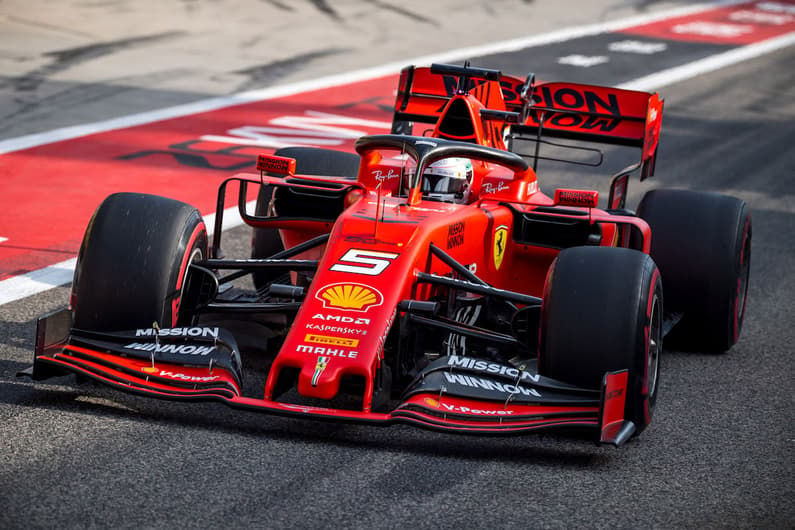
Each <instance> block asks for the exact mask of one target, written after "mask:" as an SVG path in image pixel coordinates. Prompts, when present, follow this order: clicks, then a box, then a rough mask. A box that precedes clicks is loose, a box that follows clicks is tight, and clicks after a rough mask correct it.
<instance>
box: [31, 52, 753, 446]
mask: <svg viewBox="0 0 795 530" xmlns="http://www.w3.org/2000/svg"><path fill="white" fill-rule="evenodd" d="M662 109H663V104H662V101H661V100H660V99H659V97H658V95H657V94H648V93H643V92H636V91H628V90H621V89H616V88H608V87H599V86H590V85H582V84H574V83H551V82H539V81H536V80H535V78H534V76H533V75H532V74H531V75H528V76H527V77H526V78H524V79H522V78H515V77H510V76H505V75H502V74H501V73H500V72H499V71H496V70H489V69H483V68H473V67H470V66H469V65H468V64H466V65H464V66H456V65H432V66H430V67H421V68H419V67H418V68H415V67H408V68H406V69H404V70H403V72H402V74H401V76H400V82H399V87H398V94H397V99H396V102H395V109H394V125H393V131H392V133H391V134H384V135H373V136H365V137H362V138H360V139H359V140H357V141H356V143H355V150H356V153H346V152H340V151H331V150H325V149H315V148H307V147H300V148H299V147H291V148H285V149H282V150H279V151H277V152H276V153H274V154H268V155H261V156H259V159H258V163H257V169H258V171H259V174H238V175H234V176H232V177H231V178H229V179H227V180H225V181H224V182H223V184H222V185H221V186H220V188H219V193H218V203H217V204H218V208H217V212H216V217H215V227H214V228H215V230H214V231H213V233H212V238H210V237H209V236H208V231H207V230H206V227H205V224H204V222H203V218H202V216H201V215H200V214H199V212H198V211H197V209H196V208H194V207H192V206H189V205H187V204H184V203H181V202H178V201H175V200H172V199H168V198H165V197H159V196H154V195H145V194H140V193H117V194H113V195H111V196H109V197H108V198H107V199H106V200H105V201H104V202H103V203H102V204H101V205H100V206H99V207H98V208H97V210H96V212H95V213H94V215H93V217H92V219H91V221H90V223H89V225H88V228H87V230H86V233H85V237H84V240H83V243H82V246H81V248H80V253H79V257H78V261H77V266H76V270H75V276H74V283H73V286H72V296H71V303H70V307H69V308H67V309H63V310H60V311H56V312H54V313H52V314H49V315H45V316H43V317H41V318H40V319H39V321H38V327H37V335H36V346H35V354H34V362H33V366H32V367H31V368H30V369H28V370H27V371H26V372H25V373H26V374H27V375H29V376H31V377H32V378H33V379H36V380H40V379H45V378H49V377H52V376H60V375H64V374H66V373H74V374H77V375H78V376H82V377H87V378H91V379H93V380H96V381H99V382H101V383H105V384H107V385H110V386H112V387H115V388H117V389H119V390H123V391H126V392H134V393H139V394H144V395H147V396H153V397H159V398H169V399H182V400H219V401H223V402H225V403H227V404H229V405H232V406H235V407H242V408H246V409H256V410H261V411H265V412H271V413H278V414H285V415H292V416H298V417H305V418H313V419H324V420H343V421H351V422H363V423H370V424H379V425H388V424H395V423H408V424H412V425H416V426H420V427H425V428H431V429H438V430H443V431H449V432H459V433H516V432H524V431H533V430H538V429H548V428H576V429H584V430H586V431H592V432H593V433H594V438H595V439H596V440H597V441H600V442H605V443H613V444H616V445H620V444H622V443H623V442H625V441H627V440H628V439H630V438H631V437H632V436H633V435H637V434H638V433H640V432H641V431H642V430H643V429H644V428H645V427H646V426H648V425H649V422H650V421H651V418H652V412H653V410H654V405H655V401H656V399H657V393H658V389H659V384H658V382H659V367H660V355H661V352H662V345H663V337H664V336H666V335H667V336H668V337H669V338H670V339H671V340H672V341H676V342H675V343H676V344H678V347H680V348H690V349H699V350H701V351H704V350H712V351H725V350H727V349H729V348H730V347H731V346H732V345H733V344H734V343H735V342H736V341H737V339H738V336H739V334H740V328H741V326H742V322H743V315H744V309H745V297H746V290H747V286H748V277H749V263H750V250H751V220H750V215H749V212H748V209H747V207H746V205H745V204H744V203H743V202H742V201H740V200H738V199H735V198H732V197H727V196H722V195H717V194H710V193H700V192H693V191H684V190H654V191H650V192H648V193H647V194H646V195H645V196H644V197H643V199H642V200H641V202H640V204H639V206H638V207H637V210H636V211H634V212H633V211H630V210H628V209H626V206H625V198H626V191H627V182H628V179H629V176H630V174H631V173H632V172H635V171H637V172H639V173H640V178H641V179H643V178H647V177H649V176H651V175H652V174H653V171H654V165H655V159H656V153H657V143H658V138H659V132H660V123H661V118H662ZM423 126H424V127H425V130H422V131H421V133H420V134H419V135H415V130H416V131H420V129H421V128H422V127H423ZM550 139H555V140H554V141H553V140H550ZM567 139H568V140H571V141H585V142H588V143H605V144H615V145H621V146H627V147H630V148H635V149H639V150H640V160H639V162H637V163H636V164H633V165H632V166H630V167H628V168H626V169H625V170H623V171H621V172H619V173H618V174H616V175H614V176H613V178H612V180H611V181H610V191H609V197H608V199H607V201H606V207H605V208H600V207H599V201H598V192H596V191H591V190H585V189H555V190H554V193H551V194H549V195H547V194H545V193H543V192H542V191H541V190H540V189H539V185H538V181H537V179H536V172H535V170H534V168H535V167H536V164H537V163H538V160H539V159H544V154H543V153H544V150H545V149H547V148H548V147H549V146H550V145H552V146H554V147H556V148H557V147H560V146H564V147H565V143H561V142H565V141H566V140H567ZM523 142H530V143H531V144H534V148H533V149H531V152H530V153H527V154H524V155H523V154H520V151H521V146H522V145H525V143H523ZM592 151H597V152H599V153H600V154H601V151H599V150H598V149H593V150H592ZM234 193H237V202H238V210H239V213H240V216H241V217H242V219H243V220H244V221H245V223H246V224H248V225H250V226H251V227H252V228H253V238H252V255H251V257H250V258H249V257H245V258H227V257H226V256H225V255H224V252H223V251H222V248H221V239H222V230H221V227H222V222H223V215H224V205H225V204H226V203H225V201H226V197H227V195H228V194H234ZM254 199H255V200H254ZM252 204H253V206H252ZM663 288H664V290H665V298H664V299H663ZM663 302H665V303H664V304H663Z"/></svg>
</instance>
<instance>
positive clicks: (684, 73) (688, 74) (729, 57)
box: [618, 32, 795, 92]
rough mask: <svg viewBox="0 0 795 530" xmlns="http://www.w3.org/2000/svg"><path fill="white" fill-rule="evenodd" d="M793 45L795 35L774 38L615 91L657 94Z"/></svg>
mask: <svg viewBox="0 0 795 530" xmlns="http://www.w3.org/2000/svg"><path fill="white" fill-rule="evenodd" d="M793 44H795V32H792V33H787V34H785V35H781V36H780V37H774V38H772V39H768V40H765V41H762V42H758V43H756V44H749V45H747V46H743V47H742V48H735V49H733V50H729V51H727V52H724V53H719V54H717V55H712V56H710V57H705V58H704V59H700V60H698V61H693V62H692V63H688V64H683V65H681V66H675V67H673V68H669V69H668V70H663V71H661V72H657V73H655V74H651V75H647V76H646V77H641V78H639V79H635V80H634V81H629V82H627V83H624V84H621V85H618V88H626V89H628V90H641V91H644V92H646V91H650V90H658V89H660V88H662V87H664V86H668V85H673V84H674V83H678V82H679V81H685V80H687V79H692V78H694V77H696V76H699V75H703V74H707V73H709V72H714V71H715V70H720V69H721V68H725V67H727V66H731V65H733V64H737V63H740V62H743V61H747V60H749V59H755V58H756V57H760V56H762V55H765V54H767V53H771V52H774V51H776V50H780V49H782V48H786V47H787V46H792V45H793Z"/></svg>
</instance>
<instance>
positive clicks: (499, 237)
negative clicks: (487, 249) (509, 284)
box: [494, 225, 508, 270]
mask: <svg viewBox="0 0 795 530" xmlns="http://www.w3.org/2000/svg"><path fill="white" fill-rule="evenodd" d="M507 242H508V227H507V226H505V225H500V226H498V227H497V230H495V232H494V267H496V268H497V270H499V269H500V265H502V258H504V257H505V247H506V243H507Z"/></svg>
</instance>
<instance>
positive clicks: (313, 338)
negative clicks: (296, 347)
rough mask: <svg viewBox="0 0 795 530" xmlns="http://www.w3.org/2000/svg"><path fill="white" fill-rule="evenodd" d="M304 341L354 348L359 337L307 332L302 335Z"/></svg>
mask: <svg viewBox="0 0 795 530" xmlns="http://www.w3.org/2000/svg"><path fill="white" fill-rule="evenodd" d="M304 342H308V343H310V344H328V345H332V346H346V347H348V348H355V347H357V346H358V345H359V339H349V338H347V337H331V336H329V335H314V334H312V333H308V334H307V335H306V337H304Z"/></svg>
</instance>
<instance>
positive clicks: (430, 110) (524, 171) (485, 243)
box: [34, 67, 662, 441]
mask: <svg viewBox="0 0 795 530" xmlns="http://www.w3.org/2000/svg"><path fill="white" fill-rule="evenodd" d="M456 79H460V76H459V77H458V78H456V77H453V78H451V77H450V76H448V75H445V73H444V72H442V73H441V74H440V73H435V72H432V71H431V68H413V67H411V68H408V69H406V70H404V71H403V73H402V75H401V78H400V84H399V90H398V95H397V100H396V106H395V118H396V123H398V122H400V121H407V122H408V121H411V122H414V123H415V125H414V126H415V128H416V127H418V124H419V123H423V122H424V123H426V124H427V127H428V131H430V132H429V133H428V134H427V135H426V138H423V139H420V138H418V137H412V139H410V142H411V143H412V145H414V144H422V143H423V142H424V143H425V144H433V143H435V141H436V139H439V140H453V141H456V142H463V143H465V144H471V145H474V146H483V147H486V148H490V149H492V150H498V151H500V152H506V140H507V139H509V137H510V134H511V133H515V132H516V131H519V132H520V133H526V134H536V133H538V129H539V128H542V132H543V134H545V135H552V136H559V137H565V138H575V139H585V140H592V141H597V142H607V143H614V144H622V145H629V146H636V147H639V148H640V150H641V159H640V163H639V165H638V167H639V168H640V169H641V173H642V177H645V176H648V175H650V174H651V173H652V171H653V165H654V158H655V153H656V148H657V140H658V137H659V130H660V120H661V114H662V103H661V101H660V99H659V98H658V96H657V95H656V94H646V93H642V92H634V91H627V90H619V89H614V88H607V87H593V86H587V85H577V84H571V83H535V82H534V81H533V80H532V79H527V80H522V79H519V78H514V77H508V76H501V77H500V78H499V80H495V79H489V78H488V75H485V74H484V76H483V77H480V78H479V77H478V76H477V75H473V76H471V77H467V78H466V79H465V80H464V81H463V82H461V81H459V82H456ZM483 110H486V112H485V113H483V112H481V111H483ZM488 111H496V114H495V113H492V114H489V113H488ZM424 132H426V133H427V131H424ZM389 138H390V137H389V136H387V135H384V136H383V137H369V138H364V139H362V140H360V141H359V142H357V151H358V153H359V155H360V156H361V164H360V167H359V172H358V176H357V178H356V181H355V182H354V181H352V180H350V179H345V178H341V177H337V176H334V175H330V176H327V177H325V176H303V175H302V176H299V177H300V178H295V176H294V171H295V162H294V161H293V160H291V159H289V158H280V157H272V156H262V157H260V161H259V163H258V169H260V170H261V171H268V172H269V176H262V175H247V174H240V175H235V176H234V177H232V178H231V179H230V180H229V181H227V183H226V184H224V186H223V188H222V192H225V189H226V187H227V184H230V185H233V184H235V183H242V185H243V186H244V187H245V186H252V187H256V186H258V185H271V186H276V187H284V188H289V189H291V190H294V191H296V192H301V193H304V192H306V193H312V192H313V191H315V192H316V191H318V190H324V189H329V186H332V187H333V186H336V187H333V189H334V190H336V191H339V193H342V194H343V196H344V208H343V209H342V211H341V212H340V213H339V215H338V216H337V217H336V218H335V219H333V220H323V219H317V218H313V214H312V212H307V215H306V217H303V218H298V217H291V218H284V217H278V216H270V217H263V216H254V215H252V214H251V213H250V212H247V210H246V205H245V202H246V193H245V190H244V192H243V193H241V195H240V196H241V199H240V212H241V215H242V216H243V218H244V220H245V221H246V222H247V223H248V224H250V225H251V226H253V227H255V228H260V229H262V228H278V229H279V234H280V237H281V240H282V242H283V244H284V247H285V248H286V249H290V248H293V247H295V246H296V245H299V244H302V243H304V242H306V241H308V240H310V239H312V238H314V237H317V236H320V235H323V234H328V241H327V243H325V244H322V245H319V246H316V247H314V248H309V249H307V250H306V251H304V252H302V253H300V254H298V255H295V256H291V259H295V260H317V268H316V271H315V272H314V274H313V275H312V276H311V283H310V284H309V285H308V287H306V290H305V292H304V293H303V301H302V303H301V304H300V308H298V309H297V312H295V316H294V318H291V320H290V321H289V328H288V329H287V331H286V334H285V335H284V337H283V342H282V343H281V344H280V346H279V347H278V350H277V351H276V352H275V356H274V358H273V362H272V365H271V367H270V369H269V371H268V373H267V378H266V379H265V380H264V381H263V382H262V383H263V387H262V388H263V394H262V395H261V396H244V395H243V392H242V391H241V387H240V382H239V381H238V378H237V377H235V374H234V373H233V371H232V370H230V369H225V368H224V367H219V366H216V367H212V365H211V366H210V368H209V370H208V369H207V368H202V367H196V366H187V365H171V364H163V363H155V362H154V360H152V362H149V361H147V360H142V359H139V358H133V357H129V356H121V355H118V354H115V353H114V352H113V351H112V349H106V350H104V351H103V350H101V349H100V348H98V347H96V346H90V345H89V346H86V344H90V341H82V342H81V341H79V340H78V341H75V340H72V339H69V340H66V341H64V340H62V337H59V336H58V335H59V334H58V333H56V332H54V331H51V330H50V331H48V330H47V329H46V328H47V326H49V327H50V328H53V326H54V319H55V317H50V319H49V321H48V320H47V319H42V321H41V325H40V328H41V329H40V330H39V337H38V339H37V354H36V364H37V366H38V367H39V371H40V373H42V372H43V371H44V370H43V369H42V368H41V367H42V366H47V367H49V368H51V367H58V368H61V369H65V370H67V371H71V372H77V373H79V374H83V375H87V376H90V377H92V378H95V379H98V380H101V381H102V382H105V383H107V384H110V385H113V386H115V387H117V388H120V389H123V390H126V391H135V392H141V393H144V394H148V395H154V396H158V397H169V398H181V399H219V400H223V401H225V402H227V403H229V404H232V405H236V406H241V407H246V408H256V409H260V410H267V411H271V412H277V413H285V414H293V415H301V416H309V417H315V418H329V419H331V418H334V419H343V420H356V421H365V422H374V423H381V424H388V423H393V422H409V423H413V424H416V425H420V426H424V427H432V428H438V429H443V430H449V431H462V432H511V431H525V430H533V429H538V428H546V427H560V426H578V427H589V428H595V429H598V430H599V432H600V439H601V440H602V441H615V440H616V436H618V431H619V429H620V427H621V424H622V419H623V397H622V398H620V400H616V399H613V397H612V396H614V395H622V394H625V392H622V391H621V389H624V388H625V387H626V384H627V383H626V380H627V378H626V372H616V373H611V374H606V377H605V381H604V384H603V387H602V388H601V389H586V390H585V391H582V389H581V391H580V393H579V394H578V393H577V392H575V391H574V390H575V389H573V387H569V389H570V390H572V392H573V395H574V396H575V397H571V396H569V397H568V398H567V399H561V400H555V399H552V398H549V399H547V398H540V396H545V395H546V393H545V392H546V391H545V390H544V387H543V383H544V381H543V377H542V376H539V375H538V374H534V373H531V372H525V371H524V370H522V369H521V368H519V369H513V372H510V374H513V373H514V372H515V373H516V381H515V382H514V383H513V384H508V383H504V382H503V383H499V385H498V386H494V385H492V383H490V382H489V381H490V380H486V379H484V378H483V377H474V376H457V375H455V374H454V373H453V369H452V364H451V365H450V366H451V368H450V370H449V371H450V373H451V374H453V375H446V376H444V377H447V378H448V379H447V381H454V382H455V381H458V382H462V383H466V384H470V383H471V384H473V385H481V386H483V387H484V388H485V387H486V386H489V385H492V387H493V388H492V390H493V389H494V388H498V389H499V390H501V391H502V390H504V389H508V390H507V391H508V393H509V394H517V395H519V394H521V393H524V394H523V395H524V396H525V397H528V396H529V398H528V399H529V401H528V399H525V400H524V401H522V402H514V401H512V400H511V399H510V397H509V398H508V399H505V400H496V399H494V400H482V399H481V400H476V399H469V398H463V397H460V396H456V395H454V394H446V393H445V392H444V391H441V392H434V393H430V392H424V391H422V388H421V386H417V387H416V388H417V389H418V390H416V391H413V392H409V393H408V395H406V396H404V397H403V398H402V399H401V401H400V402H399V403H397V404H396V405H395V406H394V407H392V408H391V409H384V408H383V407H381V408H380V409H379V411H376V412H374V397H375V395H376V394H377V392H378V391H379V386H378V385H379V383H378V381H379V377H381V376H382V375H383V374H382V369H383V366H384V363H385V362H386V360H385V355H386V352H387V351H394V350H396V349H397V348H400V347H401V346H400V345H398V346H395V344H397V343H399V342H400V340H401V337H399V336H398V335H399V334H398V332H397V328H398V327H399V326H398V322H399V321H400V320H401V319H402V318H405V317H406V316H407V311H405V310H404V309H401V307H402V306H401V305H400V304H401V302H403V301H407V300H411V301H420V302H422V301H434V300H437V301H438V300H444V299H445V296H446V293H448V289H447V288H446V287H444V286H440V285H438V284H434V283H428V282H425V281H422V278H421V276H422V275H423V274H424V275H434V276H437V277H449V276H450V275H451V267H450V266H449V265H448V264H447V263H446V262H444V261H443V260H441V259H438V258H437V257H436V256H434V255H433V253H432V252H431V249H432V247H436V248H438V249H441V250H443V251H444V253H446V254H447V255H448V256H449V257H450V258H452V259H453V260H455V261H456V262H457V263H459V264H462V265H464V266H465V267H467V268H468V269H469V270H470V271H472V272H474V273H475V274H476V275H477V277H478V278H479V279H480V280H482V282H484V283H485V284H486V285H488V286H490V287H492V288H495V289H499V290H502V291H509V292H515V293H522V294H523V295H527V296H528V297H536V298H538V299H542V298H543V296H544V286H545V278H546V274H547V271H548V269H549V266H550V264H551V263H552V261H553V260H554V258H555V257H556V256H557V254H558V252H559V251H560V248H558V247H556V245H554V244H550V242H549V241H547V240H546V239H544V237H541V238H540V239H534V238H536V236H535V235H533V234H531V231H529V230H528V229H527V228H526V227H525V224H531V223H535V224H534V225H533V226H536V225H539V224H541V223H543V222H544V219H549V221H551V222H552V221H554V222H555V223H558V224H564V225H565V224H566V223H567V222H571V223H572V224H575V223H579V224H577V226H580V225H582V227H584V228H582V230H585V231H586V232H587V234H586V235H589V237H590V240H589V244H598V245H602V246H630V244H631V242H633V243H632V244H634V245H635V246H636V247H638V248H639V249H640V250H643V251H644V252H646V253H648V252H649V244H650V233H649V227H648V225H647V224H646V223H645V222H644V221H643V220H641V219H639V218H637V217H634V216H632V215H621V214H620V213H616V212H608V211H606V210H601V209H598V208H596V207H595V206H596V204H597V200H598V194H597V193H596V192H592V191H587V190H557V191H556V192H555V193H554V196H552V197H550V196H548V195H546V194H544V193H542V192H541V191H540V190H539V187H538V182H537V178H536V174H535V172H534V171H533V169H532V168H531V167H528V165H527V164H526V163H525V164H524V165H522V164H520V163H519V162H517V161H516V159H518V158H519V157H514V158H510V159H508V158H506V160H507V163H506V161H504V160H503V161H500V160H496V159H485V160H478V159H477V158H476V157H475V156H471V158H472V159H473V165H474V170H475V171H474V176H473V179H472V182H471V186H470V195H469V201H468V203H467V204H456V203H444V202H437V201H430V200H426V199H424V198H423V197H422V193H421V187H420V180H421V179H419V178H416V175H417V174H418V173H419V172H418V171H416V170H417V167H416V166H417V164H418V163H419V164H421V165H422V167H425V166H427V165H428V164H430V163H431V162H433V160H434V159H433V158H432V156H433V155H429V156H430V157H431V158H427V157H426V158H422V159H421V160H417V159H415V157H407V156H405V153H402V152H401V150H400V149H398V148H395V144H394V142H399V138H398V140H394V139H393V140H390V139H389ZM407 141H408V140H407ZM439 143H440V145H441V142H439ZM445 145H446V144H445ZM451 145H452V144H451ZM460 145H461V144H455V145H452V147H451V149H462V147H460ZM415 147H417V148H420V147H421V146H420V145H416V146H415ZM426 147H427V148H428V150H429V152H433V149H435V148H437V147H438V146H433V145H429V146H426ZM425 154H427V153H425ZM454 154H455V153H454ZM470 155H472V153H470ZM456 156H459V155H456ZM495 156H496V155H495ZM486 158H488V157H486ZM340 190H341V191H340ZM625 190H626V175H625V174H620V175H617V176H616V178H615V179H614V186H613V187H612V189H611V197H610V206H611V207H613V208H617V207H619V205H623V200H622V199H623V196H624V195H625ZM222 204H223V202H222V201H221V200H219V205H222ZM220 215H221V212H220V211H219V212H218V216H219V219H217V222H218V226H220ZM525 220H527V221H526V222H525ZM519 221H522V222H519ZM589 227H597V228H593V230H591V229H590V228H589ZM593 234H596V235H595V236H594V235H593ZM219 237H220V235H219V234H218V233H217V234H216V238H219ZM594 237H595V238H596V239H594ZM216 241H220V239H216ZM215 257H216V258H217V256H215ZM294 278H295V276H294ZM518 305H519V307H521V306H522V303H519V304H518ZM58 318H65V317H63V316H59V317H58ZM62 327H68V323H66V324H64V325H63V326H62ZM186 329H187V328H186ZM454 359H455V358H454ZM458 361H460V359H458ZM452 362H453V361H451V363H452ZM492 365H494V366H497V365H498V363H492V364H488V363H486V364H484V365H483V370H484V372H483V373H484V374H488V373H490V372H489V370H491V371H492V372H496V370H497V368H495V367H494V366H492ZM505 366H507V365H505ZM34 371H35V370H34ZM503 371H506V370H505V369H503ZM288 373H290V374H292V376H293V377H294V379H295V390H297V393H298V394H299V395H300V396H302V397H303V398H308V399H309V402H310V403H311V404H307V402H302V403H290V402H286V400H285V399H279V394H280V389H279V382H280V380H281V378H282V377H283V376H285V374H288ZM506 373H508V372H506ZM440 377H441V376H440ZM457 377H458V379H456V378H457ZM462 377H463V378H464V379H461V378H462ZM346 380H347V381H355V382H359V383H360V386H359V388H360V391H361V402H360V407H359V408H358V409H350V408H334V407H330V406H328V405H324V404H323V403H324V402H325V401H329V400H332V399H334V398H335V397H336V396H338V394H339V393H340V391H341V385H342V384H345V381H346ZM484 381H486V382H484ZM525 381H526V382H527V383H526V384H525ZM531 383H537V384H540V385H541V387H533V386H532V385H531ZM553 387H554V385H553ZM412 388H414V387H412ZM442 388H444V387H442ZM532 388H537V389H538V390H532ZM539 388H540V389H539ZM547 388H551V387H547ZM566 388H567V386H566V385H562V384H561V385H560V386H559V387H556V389H555V391H554V392H552V393H553V394H556V395H557V394H564V393H565V390H566ZM616 389H618V390H619V391H616ZM588 392H590V393H588ZM536 394H538V395H539V399H537V400H535V401H533V398H534V397H535V395H536ZM577 396H579V397H577ZM619 401H620V402H619Z"/></svg>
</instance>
